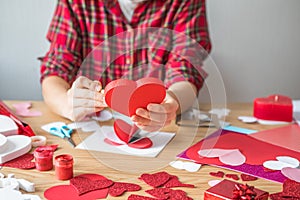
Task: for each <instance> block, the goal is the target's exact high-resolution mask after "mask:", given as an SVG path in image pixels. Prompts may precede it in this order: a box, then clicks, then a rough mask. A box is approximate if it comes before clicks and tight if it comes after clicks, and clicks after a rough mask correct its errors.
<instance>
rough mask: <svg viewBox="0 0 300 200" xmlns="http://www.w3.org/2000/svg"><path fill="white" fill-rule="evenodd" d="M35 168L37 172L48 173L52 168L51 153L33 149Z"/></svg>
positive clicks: (50, 151)
mask: <svg viewBox="0 0 300 200" xmlns="http://www.w3.org/2000/svg"><path fill="white" fill-rule="evenodd" d="M33 155H34V160H35V167H36V169H37V170H39V171H49V170H51V169H52V168H53V151H52V150H44V149H38V148H37V149H35V150H34V152H33Z"/></svg>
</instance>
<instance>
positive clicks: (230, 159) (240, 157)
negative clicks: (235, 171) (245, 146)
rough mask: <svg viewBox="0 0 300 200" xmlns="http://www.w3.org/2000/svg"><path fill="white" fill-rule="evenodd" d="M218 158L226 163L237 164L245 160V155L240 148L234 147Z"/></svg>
mask: <svg viewBox="0 0 300 200" xmlns="http://www.w3.org/2000/svg"><path fill="white" fill-rule="evenodd" d="M219 160H220V161H221V162H222V163H224V164H226V165H231V166H239V165H242V164H244V163H245V162H246V157H245V156H244V154H242V153H241V152H240V150H238V149H236V150H234V151H232V152H230V153H228V154H225V155H222V156H220V157H219Z"/></svg>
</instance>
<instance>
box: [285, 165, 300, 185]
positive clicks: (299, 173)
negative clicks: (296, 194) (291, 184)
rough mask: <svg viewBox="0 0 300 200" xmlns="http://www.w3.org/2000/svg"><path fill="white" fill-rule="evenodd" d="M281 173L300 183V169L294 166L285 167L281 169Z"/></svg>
mask: <svg viewBox="0 0 300 200" xmlns="http://www.w3.org/2000/svg"><path fill="white" fill-rule="evenodd" d="M281 173H282V174H283V175H284V176H285V177H287V178H289V179H291V180H293V181H296V182H298V183H300V169H298V168H292V167H285V168H283V169H282V170H281Z"/></svg>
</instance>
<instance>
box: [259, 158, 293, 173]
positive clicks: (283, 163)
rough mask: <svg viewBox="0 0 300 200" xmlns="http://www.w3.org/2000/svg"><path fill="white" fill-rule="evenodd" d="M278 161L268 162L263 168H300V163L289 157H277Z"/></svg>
mask: <svg viewBox="0 0 300 200" xmlns="http://www.w3.org/2000/svg"><path fill="white" fill-rule="evenodd" d="M276 159H277V160H267V161H265V162H264V163H263V166H264V167H265V168H267V169H271V170H282V169H283V168H285V167H291V168H296V167H298V166H299V161H298V160H297V159H295V158H292V157H289V156H277V157H276Z"/></svg>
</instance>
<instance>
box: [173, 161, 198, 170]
mask: <svg viewBox="0 0 300 200" xmlns="http://www.w3.org/2000/svg"><path fill="white" fill-rule="evenodd" d="M169 164H170V165H171V166H172V167H174V168H175V169H184V170H186V171H188V172H196V171H198V170H199V169H200V167H201V164H197V163H193V162H183V161H180V160H176V161H172V162H170V163H169Z"/></svg>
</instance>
